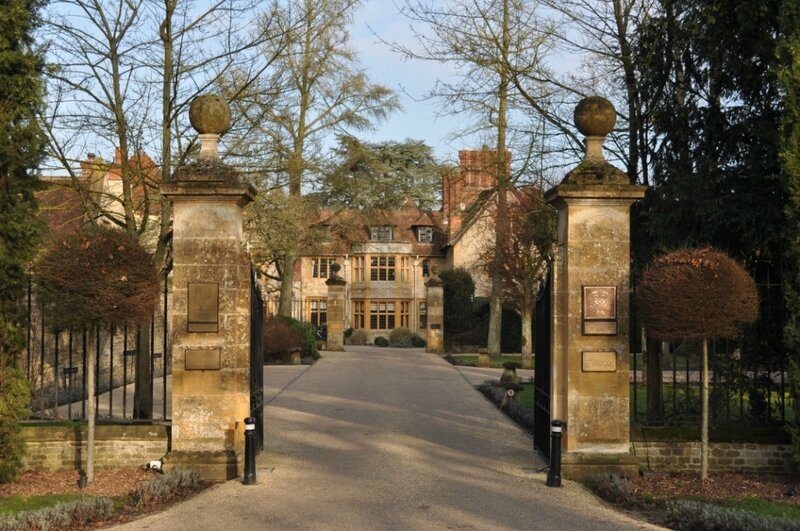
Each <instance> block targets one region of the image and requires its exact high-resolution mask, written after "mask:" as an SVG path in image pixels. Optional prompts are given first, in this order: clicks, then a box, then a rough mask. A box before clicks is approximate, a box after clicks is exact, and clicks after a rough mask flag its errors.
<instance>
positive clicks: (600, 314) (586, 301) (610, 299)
mask: <svg viewBox="0 0 800 531" xmlns="http://www.w3.org/2000/svg"><path fill="white" fill-rule="evenodd" d="M583 318H584V319H590V320H597V319H616V318H617V288H616V286H584V287H583Z"/></svg>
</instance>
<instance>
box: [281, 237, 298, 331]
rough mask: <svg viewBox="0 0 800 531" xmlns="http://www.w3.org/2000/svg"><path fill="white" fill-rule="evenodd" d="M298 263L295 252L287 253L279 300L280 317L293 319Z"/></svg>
mask: <svg viewBox="0 0 800 531" xmlns="http://www.w3.org/2000/svg"><path fill="white" fill-rule="evenodd" d="M296 261H297V254H296V253H295V252H289V253H286V263H285V264H284V266H283V274H282V275H281V292H280V299H279V300H278V315H282V316H283V317H292V302H293V296H294V293H293V288H294V263H295V262H296Z"/></svg>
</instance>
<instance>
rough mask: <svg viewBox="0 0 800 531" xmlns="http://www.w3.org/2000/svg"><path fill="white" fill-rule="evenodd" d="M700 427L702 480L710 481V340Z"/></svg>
mask: <svg viewBox="0 0 800 531" xmlns="http://www.w3.org/2000/svg"><path fill="white" fill-rule="evenodd" d="M701 400H702V408H703V412H702V420H701V422H702V425H701V427H700V479H702V480H703V481H705V480H706V479H708V339H703V396H702V399H701Z"/></svg>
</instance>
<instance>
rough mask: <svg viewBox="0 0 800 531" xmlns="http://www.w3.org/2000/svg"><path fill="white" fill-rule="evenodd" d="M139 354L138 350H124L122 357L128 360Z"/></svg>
mask: <svg viewBox="0 0 800 531" xmlns="http://www.w3.org/2000/svg"><path fill="white" fill-rule="evenodd" d="M138 353H139V351H138V350H123V351H122V355H123V356H125V357H126V358H130V357H131V356H135V355H137V354H138Z"/></svg>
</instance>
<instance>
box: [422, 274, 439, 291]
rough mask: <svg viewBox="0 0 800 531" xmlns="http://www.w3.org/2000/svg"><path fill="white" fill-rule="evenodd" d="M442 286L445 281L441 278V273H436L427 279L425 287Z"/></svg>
mask: <svg viewBox="0 0 800 531" xmlns="http://www.w3.org/2000/svg"><path fill="white" fill-rule="evenodd" d="M442 286H444V281H443V280H442V279H441V278H439V275H434V276H432V277H430V278H428V280H426V281H425V287H428V288H439V287H442Z"/></svg>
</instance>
